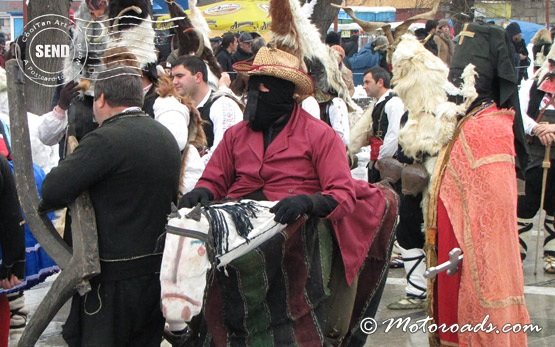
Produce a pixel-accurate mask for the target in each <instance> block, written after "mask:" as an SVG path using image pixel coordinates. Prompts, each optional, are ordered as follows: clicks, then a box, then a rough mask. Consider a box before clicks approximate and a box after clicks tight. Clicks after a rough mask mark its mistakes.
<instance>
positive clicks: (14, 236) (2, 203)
mask: <svg viewBox="0 0 555 347" xmlns="http://www.w3.org/2000/svg"><path fill="white" fill-rule="evenodd" d="M0 126H2V125H1V124H0ZM0 141H3V140H2V138H0ZM0 260H1V264H0V290H1V289H11V288H13V287H15V286H17V285H18V284H20V283H21V279H23V278H24V276H25V234H24V231H23V218H22V216H21V211H20V208H19V201H18V200H17V192H16V189H15V182H14V178H13V175H12V172H11V170H10V166H9V164H8V161H7V160H6V158H4V156H2V155H1V154H0ZM9 330H10V305H9V304H8V299H7V296H6V294H0V346H7V345H8V336H9Z"/></svg>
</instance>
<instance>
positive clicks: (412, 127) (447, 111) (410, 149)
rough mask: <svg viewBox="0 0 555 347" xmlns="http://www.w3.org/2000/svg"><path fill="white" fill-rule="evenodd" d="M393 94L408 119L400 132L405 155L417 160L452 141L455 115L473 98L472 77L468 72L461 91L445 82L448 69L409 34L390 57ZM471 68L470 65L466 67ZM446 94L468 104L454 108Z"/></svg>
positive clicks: (436, 151)
mask: <svg viewBox="0 0 555 347" xmlns="http://www.w3.org/2000/svg"><path fill="white" fill-rule="evenodd" d="M392 62H393V76H394V77H393V80H392V81H391V82H392V84H393V85H395V87H394V88H393V90H394V91H395V92H396V93H397V94H398V95H399V97H400V98H401V99H402V100H403V103H404V104H405V107H406V108H407V110H408V111H409V119H408V121H407V123H406V124H405V126H404V127H403V128H401V130H400V132H399V144H400V145H401V147H403V151H404V153H405V154H406V155H407V156H409V157H412V158H414V159H416V160H421V159H422V156H423V155H424V154H427V155H430V156H436V155H437V153H438V152H439V150H440V149H441V148H442V147H443V146H445V145H446V144H447V143H448V142H449V141H450V140H451V138H452V135H453V133H454V131H455V126H456V124H457V115H462V114H464V112H465V110H466V108H467V106H468V105H469V104H470V103H471V102H472V101H473V100H474V98H475V97H476V91H475V90H474V89H473V87H472V86H473V85H474V78H473V76H474V74H473V72H472V71H471V70H470V69H471V68H470V67H469V68H467V70H465V76H467V78H468V79H469V80H468V82H467V83H466V84H465V86H470V88H468V87H465V89H464V91H459V90H458V89H457V88H456V87H455V86H453V85H452V84H451V83H450V82H449V81H448V80H447V75H448V74H449V69H448V68H447V66H446V65H445V64H444V63H443V62H442V61H441V59H439V58H438V57H436V56H435V55H433V54H432V53H431V52H430V51H428V50H427V49H426V48H424V46H423V45H422V44H421V43H420V42H419V41H418V40H417V39H416V37H414V36H413V35H411V34H405V35H403V37H402V38H401V41H400V42H399V44H398V45H397V49H396V50H395V52H394V53H393V61H392ZM469 66H471V65H469ZM446 91H448V92H450V93H451V94H453V93H458V94H463V93H464V94H465V96H466V99H467V102H466V103H465V104H463V105H460V106H458V105H456V104H454V103H452V102H448V101H447V93H446Z"/></svg>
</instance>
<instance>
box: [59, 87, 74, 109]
mask: <svg viewBox="0 0 555 347" xmlns="http://www.w3.org/2000/svg"><path fill="white" fill-rule="evenodd" d="M77 94H79V84H78V83H77V82H74V81H71V82H68V84H66V85H65V86H64V87H63V88H62V90H61V91H60V98H59V99H58V107H60V108H61V109H62V110H67V109H68V108H69V104H70V103H71V100H73V98H74V97H76V96H77Z"/></svg>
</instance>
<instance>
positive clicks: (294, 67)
mask: <svg viewBox="0 0 555 347" xmlns="http://www.w3.org/2000/svg"><path fill="white" fill-rule="evenodd" d="M233 69H234V70H235V71H237V72H247V73H248V74H249V75H264V76H272V77H276V78H281V79H283V80H286V81H290V82H293V83H294V84H295V87H296V88H295V92H296V93H298V94H300V95H309V94H312V92H313V91H314V86H313V85H312V79H311V78H310V76H308V75H307V74H306V73H305V72H304V71H303V70H302V68H301V61H300V60H299V58H297V57H295V56H294V55H292V54H289V53H287V52H285V51H282V50H280V49H277V48H268V47H262V48H260V50H259V51H258V53H257V54H256V56H255V57H254V61H253V62H252V63H250V62H248V61H240V62H237V63H235V64H233Z"/></svg>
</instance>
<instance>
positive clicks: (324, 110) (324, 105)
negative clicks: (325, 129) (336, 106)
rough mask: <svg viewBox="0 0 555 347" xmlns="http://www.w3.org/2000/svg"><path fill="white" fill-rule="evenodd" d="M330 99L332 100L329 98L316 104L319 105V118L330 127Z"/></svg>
mask: <svg viewBox="0 0 555 347" xmlns="http://www.w3.org/2000/svg"><path fill="white" fill-rule="evenodd" d="M332 101H333V99H330V100H328V101H326V102H321V103H318V106H320V120H322V121H323V122H324V123H326V124H327V125H329V126H330V127H331V121H330V106H331V104H332Z"/></svg>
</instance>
